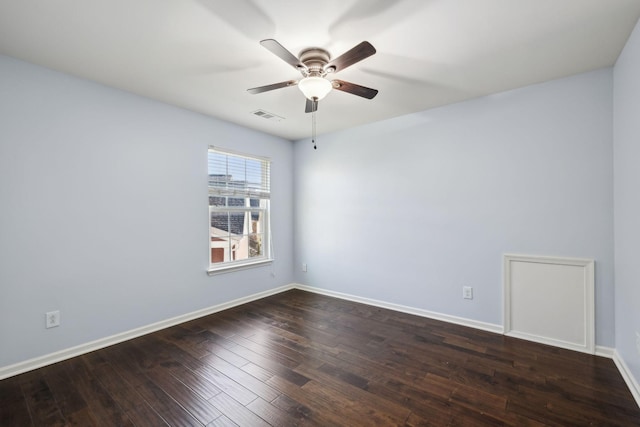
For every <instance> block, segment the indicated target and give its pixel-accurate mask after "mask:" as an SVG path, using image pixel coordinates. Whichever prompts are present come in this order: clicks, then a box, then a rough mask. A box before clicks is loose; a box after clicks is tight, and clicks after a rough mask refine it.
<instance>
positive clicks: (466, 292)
mask: <svg viewBox="0 0 640 427" xmlns="http://www.w3.org/2000/svg"><path fill="white" fill-rule="evenodd" d="M462 298H464V299H473V288H472V287H471V286H463V287H462Z"/></svg>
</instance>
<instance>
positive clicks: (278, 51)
mask: <svg viewBox="0 0 640 427" xmlns="http://www.w3.org/2000/svg"><path fill="white" fill-rule="evenodd" d="M260 44H261V45H262V46H264V47H265V48H267V49H269V51H271V53H273V54H274V55H276V56H277V57H278V58H280V59H282V60H283V61H284V62H286V63H287V64H289V65H291V66H292V67H293V68H295V69H296V70H300V69H303V70H306V69H307V67H306V66H305V65H304V64H303V63H302V62H300V60H299V59H298V58H296V57H295V56H294V55H293V54H292V53H291V52H289V51H288V50H287V49H286V48H285V47H284V46H282V45H281V44H280V43H278V42H277V41H275V40H274V39H265V40H262V41H260Z"/></svg>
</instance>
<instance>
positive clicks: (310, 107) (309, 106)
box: [304, 98, 318, 113]
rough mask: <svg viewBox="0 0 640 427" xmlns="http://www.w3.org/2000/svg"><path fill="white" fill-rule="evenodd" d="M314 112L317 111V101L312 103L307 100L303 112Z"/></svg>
mask: <svg viewBox="0 0 640 427" xmlns="http://www.w3.org/2000/svg"><path fill="white" fill-rule="evenodd" d="M314 111H318V101H312V100H310V99H309V98H307V105H305V107H304V112H305V113H313V112H314Z"/></svg>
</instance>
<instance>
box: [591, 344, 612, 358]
mask: <svg viewBox="0 0 640 427" xmlns="http://www.w3.org/2000/svg"><path fill="white" fill-rule="evenodd" d="M615 351H616V349H615V348H611V347H603V346H601V345H597V346H596V356H601V357H606V358H607V359H613V354H614V353H615Z"/></svg>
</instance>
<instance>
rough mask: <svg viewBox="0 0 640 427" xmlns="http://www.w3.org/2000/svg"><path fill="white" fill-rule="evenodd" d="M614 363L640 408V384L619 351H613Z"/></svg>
mask: <svg viewBox="0 0 640 427" xmlns="http://www.w3.org/2000/svg"><path fill="white" fill-rule="evenodd" d="M613 363H615V364H616V366H617V367H618V371H620V374H621V375H622V378H623V379H624V382H625V383H627V387H629V390H630V391H631V394H632V395H633V398H634V399H635V400H636V403H637V404H638V406H639V407H640V384H638V381H637V380H636V378H635V377H634V376H633V374H632V373H631V370H630V369H629V367H628V366H627V364H626V363H625V361H624V359H623V358H622V357H620V354H619V353H618V350H614V351H613Z"/></svg>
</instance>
